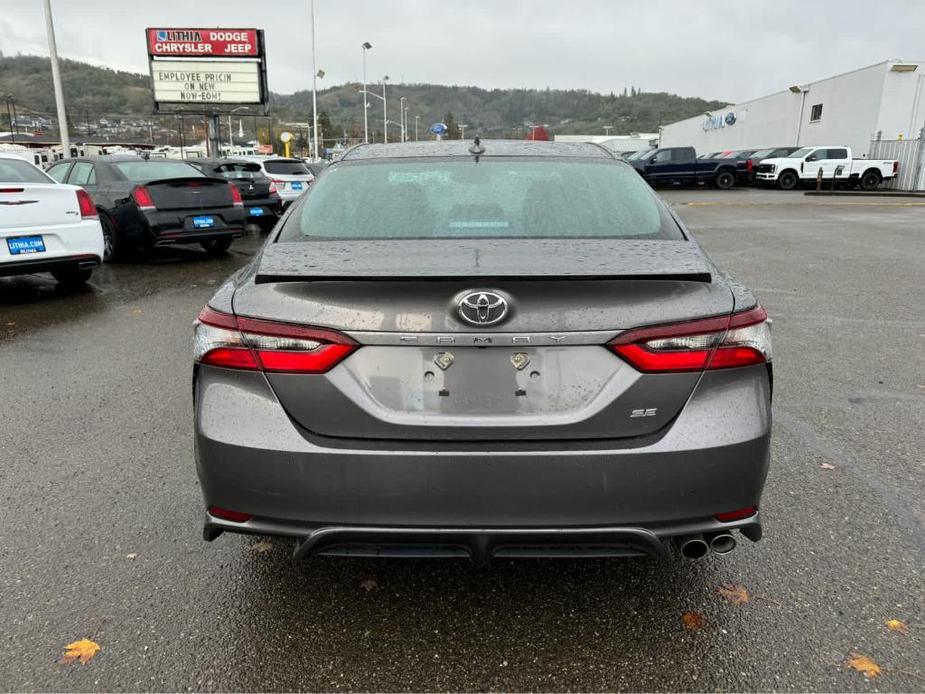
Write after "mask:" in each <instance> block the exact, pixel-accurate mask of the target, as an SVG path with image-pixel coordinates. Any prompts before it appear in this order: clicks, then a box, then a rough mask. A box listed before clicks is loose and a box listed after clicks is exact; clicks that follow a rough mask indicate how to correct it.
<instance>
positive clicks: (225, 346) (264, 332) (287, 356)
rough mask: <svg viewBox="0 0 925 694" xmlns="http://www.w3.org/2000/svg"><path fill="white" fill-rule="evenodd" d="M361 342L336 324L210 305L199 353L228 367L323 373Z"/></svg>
mask: <svg viewBox="0 0 925 694" xmlns="http://www.w3.org/2000/svg"><path fill="white" fill-rule="evenodd" d="M357 347H359V345H358V344H357V343H356V342H354V341H353V340H351V339H350V338H349V337H347V336H346V335H344V334H342V333H339V332H336V331H334V330H327V329H325V328H313V327H308V326H302V325H293V324H291V323H277V322H275V321H267V320H261V319H256V318H244V317H238V316H234V315H231V314H230V313H222V312H220V311H215V310H214V309H211V308H209V307H208V306H207V307H205V308H204V309H203V310H202V312H201V313H200V314H199V319H198V320H197V322H196V327H195V339H194V343H193V358H194V360H195V361H196V362H197V363H200V364H208V365H209V366H221V367H223V368H226V369H243V370H245V371H271V372H285V373H305V374H320V373H325V372H327V371H330V370H331V369H332V368H333V367H334V366H336V365H337V364H338V363H340V362H341V361H343V360H344V359H346V358H347V356H348V355H349V354H350V353H351V352H353V351H354V350H355V349H357Z"/></svg>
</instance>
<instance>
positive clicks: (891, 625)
mask: <svg viewBox="0 0 925 694" xmlns="http://www.w3.org/2000/svg"><path fill="white" fill-rule="evenodd" d="M886 626H887V629H889V630H890V631H898V632H899V633H900V634H906V633H908V632H909V627H907V626H906V623H905V622H903V621H901V620H899V619H888V620H886Z"/></svg>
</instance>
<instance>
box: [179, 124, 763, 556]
mask: <svg viewBox="0 0 925 694" xmlns="http://www.w3.org/2000/svg"><path fill="white" fill-rule="evenodd" d="M476 160H478V162H479V163H478V165H477V166H474V165H473V164H474V162H475V161H476ZM193 357H194V362H195V367H194V370H193V393H194V401H195V402H194V415H193V417H194V431H195V442H196V445H195V452H196V462H197V471H198V474H199V477H200V480H201V489H202V493H203V495H204V500H205V506H206V509H207V513H206V516H205V526H204V537H205V539H207V540H213V539H215V538H216V537H218V536H219V535H221V534H222V533H223V532H226V531H230V532H238V533H257V534H261V535H285V536H289V537H295V538H297V540H298V542H297V549H296V551H295V557H296V558H297V559H301V558H305V557H308V556H310V555H313V554H328V555H331V554H333V555H361V556H422V555H427V556H439V557H458V556H470V557H472V558H474V559H476V560H479V561H483V560H487V559H489V558H491V557H497V558H513V557H536V556H540V557H548V556H569V557H576V556H578V557H580V556H585V557H600V556H631V555H655V556H659V557H663V556H668V555H671V554H673V553H674V550H673V549H672V548H677V549H678V550H680V552H681V554H682V555H683V556H686V557H701V556H703V555H705V554H707V553H708V552H709V551H710V549H711V548H712V550H713V551H714V552H717V553H725V552H728V551H731V550H732V548H733V547H734V545H735V536H734V535H733V534H732V531H735V530H738V531H739V532H741V533H742V534H744V535H745V536H746V537H747V538H749V539H751V540H758V539H759V538H760V536H761V521H760V518H759V515H758V506H759V504H760V499H761V493H762V487H763V485H764V480H765V475H766V473H767V469H768V449H769V437H770V431H771V342H770V332H769V329H768V322H767V315H766V313H765V311H764V309H762V308H761V307H760V306H759V305H758V303H757V301H756V299H755V297H754V296H753V295H752V294H751V292H749V291H748V290H747V289H745V288H744V287H743V286H742V285H741V284H739V283H738V282H734V281H731V280H729V279H727V278H726V277H725V276H724V275H723V274H722V273H721V272H720V271H719V270H718V269H717V268H716V266H715V265H714V264H713V262H712V261H711V260H710V259H709V258H708V257H707V256H706V254H705V253H704V251H703V250H702V249H701V248H700V246H699V245H698V244H697V242H696V241H695V240H694V239H693V238H692V237H691V235H690V233H689V232H688V231H687V230H686V229H685V227H684V225H683V223H682V222H681V221H680V220H679V219H678V218H677V217H676V216H675V215H674V214H673V213H672V211H671V209H670V208H669V207H668V205H667V204H665V203H664V202H663V201H662V200H661V199H660V198H659V197H658V196H657V195H656V194H655V193H654V192H653V191H652V189H651V188H650V187H649V186H647V185H645V183H644V182H643V181H642V180H641V179H640V178H639V176H638V175H637V174H636V173H635V172H634V171H633V169H632V167H630V166H629V165H628V164H626V163H625V162H623V161H622V160H621V159H620V158H619V157H617V156H616V155H615V154H614V153H612V152H608V151H607V150H605V149H603V148H601V147H597V146H595V145H592V144H588V143H557V142H524V141H485V142H479V140H478V139H476V140H475V142H474V143H473V142H471V141H454V140H447V141H433V142H426V143H425V142H418V143H415V145H414V146H413V147H409V146H408V145H402V144H391V145H380V144H376V145H373V144H369V145H359V146H357V147H354V148H352V149H350V150H349V151H348V152H347V153H346V154H344V156H343V158H342V159H341V160H340V161H339V162H336V163H334V164H332V165H331V167H330V170H329V171H327V172H326V173H325V175H323V176H321V177H320V178H319V179H318V181H317V183H316V184H315V185H314V187H313V189H312V192H311V193H310V194H309V195H306V196H304V197H302V198H301V199H300V200H299V201H298V202H296V203H294V207H293V210H292V211H291V213H289V214H287V215H285V216H284V217H283V219H282V220H281V221H280V224H278V225H277V226H276V228H275V229H274V230H273V233H272V235H271V237H270V238H269V239H268V242H267V243H266V244H265V245H264V246H263V248H262V250H261V251H260V252H259V253H258V255H257V256H256V257H255V259H254V261H253V262H252V263H251V265H250V266H249V267H248V269H247V270H246V271H244V272H243V273H239V274H237V275H236V276H235V277H234V279H233V280H229V281H228V282H227V283H226V284H225V285H224V286H222V287H221V288H220V289H219V290H218V292H217V293H216V294H215V295H214V296H213V297H212V299H210V300H209V302H208V305H207V306H206V307H205V308H204V309H203V310H202V312H201V314H200V315H199V320H198V322H197V324H196V326H195V340H194V354H193Z"/></svg>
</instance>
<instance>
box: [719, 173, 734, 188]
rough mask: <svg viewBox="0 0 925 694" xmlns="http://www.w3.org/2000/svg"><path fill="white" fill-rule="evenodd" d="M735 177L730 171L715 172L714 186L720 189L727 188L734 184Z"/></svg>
mask: <svg viewBox="0 0 925 694" xmlns="http://www.w3.org/2000/svg"><path fill="white" fill-rule="evenodd" d="M735 182H736V177H735V174H733V173H732V172H731V171H720V172H719V173H718V174H716V187H717V188H719V189H720V190H729V189H730V188H732V186H734V185H735Z"/></svg>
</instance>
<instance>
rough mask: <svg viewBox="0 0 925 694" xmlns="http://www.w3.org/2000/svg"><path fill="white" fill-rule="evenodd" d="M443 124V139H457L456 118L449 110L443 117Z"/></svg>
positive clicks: (457, 125) (457, 127)
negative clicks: (444, 130)
mask: <svg viewBox="0 0 925 694" xmlns="http://www.w3.org/2000/svg"><path fill="white" fill-rule="evenodd" d="M443 124H444V125H446V135H444V136H443V139H445V140H458V139H459V124H458V123H457V122H456V119H455V118H454V117H453V114H452V113H451V112H447V114H446V115H445V116H444V117H443Z"/></svg>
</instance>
